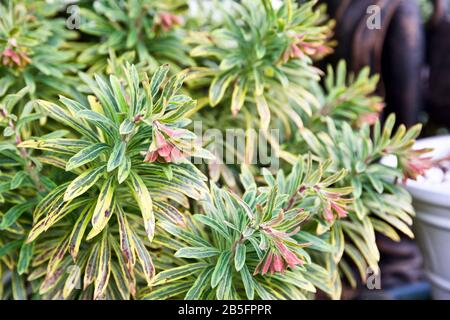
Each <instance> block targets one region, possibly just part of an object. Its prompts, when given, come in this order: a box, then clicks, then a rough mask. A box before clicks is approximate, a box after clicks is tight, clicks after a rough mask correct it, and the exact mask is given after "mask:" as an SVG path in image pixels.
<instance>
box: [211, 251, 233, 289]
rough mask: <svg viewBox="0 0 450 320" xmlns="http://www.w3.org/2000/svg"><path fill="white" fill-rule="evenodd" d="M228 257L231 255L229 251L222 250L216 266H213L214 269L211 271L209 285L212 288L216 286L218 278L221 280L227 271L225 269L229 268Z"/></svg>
mask: <svg viewBox="0 0 450 320" xmlns="http://www.w3.org/2000/svg"><path fill="white" fill-rule="evenodd" d="M230 257H231V252H230V251H224V252H222V254H221V255H220V256H219V259H218V260H217V264H216V267H215V268H214V271H213V274H212V277H211V286H212V287H213V288H215V287H217V285H218V284H219V282H220V280H222V278H223V276H224V275H225V273H226V272H227V270H228V268H229V263H230Z"/></svg>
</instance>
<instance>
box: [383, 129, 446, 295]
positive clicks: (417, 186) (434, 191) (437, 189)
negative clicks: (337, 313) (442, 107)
mask: <svg viewBox="0 0 450 320" xmlns="http://www.w3.org/2000/svg"><path fill="white" fill-rule="evenodd" d="M414 148H415V149H416V148H417V149H421V148H433V149H434V151H433V152H432V153H431V156H432V157H433V158H435V159H439V158H443V157H446V156H448V155H450V136H438V137H433V138H427V139H421V140H419V141H417V143H416V146H415V147H414ZM394 161H395V159H390V158H386V159H383V161H382V162H383V163H385V164H387V165H395V163H394ZM406 188H407V189H408V191H409V192H410V193H411V195H412V197H413V204H414V208H415V210H416V218H415V221H414V231H415V235H416V239H417V242H418V245H419V247H420V250H421V252H422V255H423V258H424V267H425V273H426V275H427V277H428V279H429V281H430V282H431V285H432V294H433V298H434V299H438V300H450V186H449V184H447V183H446V184H428V183H424V182H423V181H422V182H418V181H413V180H408V181H407V182H406Z"/></svg>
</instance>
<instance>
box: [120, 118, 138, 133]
mask: <svg viewBox="0 0 450 320" xmlns="http://www.w3.org/2000/svg"><path fill="white" fill-rule="evenodd" d="M135 126H136V124H135V123H134V122H133V121H130V120H129V119H125V120H123V121H122V123H121V124H120V127H119V133H120V134H122V135H125V134H130V133H131V132H133V130H134V128H135Z"/></svg>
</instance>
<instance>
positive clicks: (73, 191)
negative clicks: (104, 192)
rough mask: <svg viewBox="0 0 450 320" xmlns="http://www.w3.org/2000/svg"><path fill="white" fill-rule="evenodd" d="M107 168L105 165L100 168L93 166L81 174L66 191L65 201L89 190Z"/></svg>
mask: <svg viewBox="0 0 450 320" xmlns="http://www.w3.org/2000/svg"><path fill="white" fill-rule="evenodd" d="M104 170H105V166H104V165H103V166H101V167H98V168H92V169H89V170H87V171H86V172H84V173H82V174H81V175H79V176H78V177H77V178H76V179H75V180H73V181H72V182H71V183H70V184H69V186H68V187H67V189H66V192H65V193H64V201H69V200H72V199H75V198H76V197H79V196H80V195H82V194H83V193H85V192H86V191H88V190H89V189H90V188H91V187H92V186H93V185H94V184H95V183H96V182H97V180H98V179H99V178H100V177H101V175H102V174H103V172H104Z"/></svg>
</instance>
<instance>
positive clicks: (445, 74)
mask: <svg viewBox="0 0 450 320" xmlns="http://www.w3.org/2000/svg"><path fill="white" fill-rule="evenodd" d="M449 2H450V1H449V0H319V3H322V4H326V5H327V7H328V14H329V15H330V16H331V17H332V18H334V19H335V20H336V28H335V40H337V46H336V48H335V53H334V54H333V55H331V56H329V57H328V58H327V59H325V60H324V61H321V62H320V64H321V67H323V66H325V65H326V64H330V63H331V64H333V65H335V64H336V63H337V61H339V60H340V59H345V60H346V61H347V62H348V65H349V66H350V68H351V69H352V70H353V71H359V70H360V69H361V68H363V67H364V66H366V65H368V66H370V67H371V70H372V72H373V73H378V74H380V75H381V81H380V84H379V86H378V94H379V95H381V96H383V97H384V98H385V100H386V109H385V112H384V113H385V115H386V114H389V113H391V112H395V113H396V114H397V117H398V120H399V123H404V124H406V125H408V126H411V125H413V124H415V123H417V122H422V123H424V124H425V125H426V126H425V131H424V134H425V135H433V134H435V133H438V132H440V133H442V132H446V130H447V129H448V128H449V126H450V18H449V15H448V12H449V10H448V9H449ZM374 5H375V6H378V8H380V18H381V24H380V28H379V29H371V28H369V27H368V25H367V22H368V19H369V18H370V16H371V14H372V12H373V11H371V9H368V8H370V7H371V6H374ZM425 5H428V7H429V8H430V9H429V10H430V12H425V10H423V8H424V6H425ZM368 10H369V12H370V13H369V12H368Z"/></svg>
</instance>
